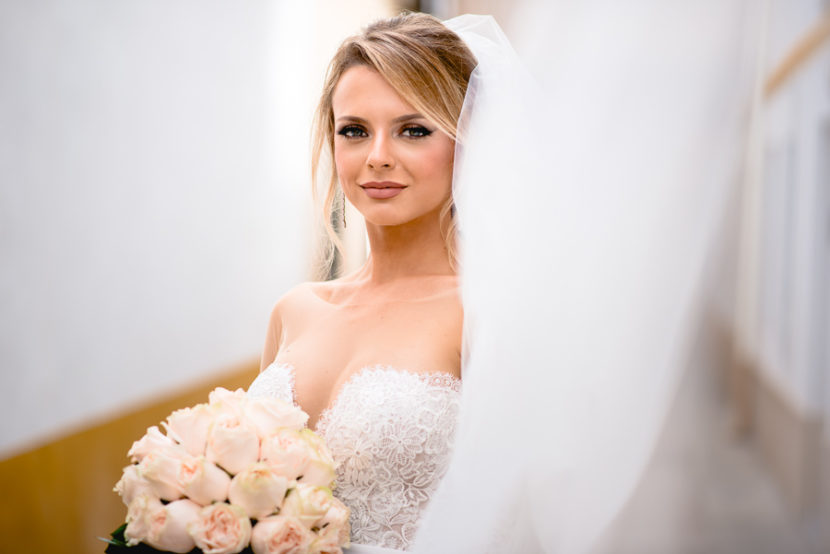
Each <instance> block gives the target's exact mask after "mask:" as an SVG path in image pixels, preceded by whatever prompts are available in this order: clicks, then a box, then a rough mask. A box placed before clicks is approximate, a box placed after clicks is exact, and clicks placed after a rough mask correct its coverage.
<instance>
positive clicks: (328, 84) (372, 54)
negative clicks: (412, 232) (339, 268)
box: [311, 13, 476, 273]
mask: <svg viewBox="0 0 830 554" xmlns="http://www.w3.org/2000/svg"><path fill="white" fill-rule="evenodd" d="M357 65H364V66H367V67H369V68H371V69H373V70H375V71H377V72H378V73H379V74H380V75H381V76H382V77H383V78H384V79H386V81H387V82H388V83H389V84H390V85H391V86H392V88H394V89H395V91H396V92H397V93H398V94H400V95H401V97H402V98H403V99H404V100H406V101H407V102H408V103H410V104H411V105H412V106H413V107H414V108H415V109H416V110H418V112H420V113H421V114H423V115H424V116H425V117H426V118H428V119H430V120H431V121H433V122H434V123H435V124H436V125H437V126H438V127H439V128H440V129H441V131H443V132H444V133H446V134H447V135H448V136H449V137H451V138H452V139H453V140H457V130H458V128H457V123H458V117H459V115H460V114H461V107H462V105H463V104H464V95H465V94H466V92H467V85H468V83H469V81H470V75H471V73H472V71H473V69H474V68H475V66H476V59H475V57H474V56H473V54H472V52H470V49H469V48H467V45H466V44H464V41H462V40H461V39H460V38H459V37H458V35H456V34H455V33H454V32H452V31H451V30H449V29H448V28H447V27H445V26H444V25H443V24H442V23H441V21H439V20H438V19H436V18H435V17H433V16H431V15H427V14H422V13H405V14H401V15H399V16H397V17H392V18H389V19H383V20H380V21H377V22H375V23H372V24H371V25H369V26H368V27H366V28H365V29H364V30H363V32H362V33H360V34H358V35H355V36H352V37H349V38H347V39H346V40H345V41H343V43H342V44H341V45H340V48H339V49H338V50H337V53H336V54H335V55H334V58H332V60H331V63H330V64H329V68H328V72H327V73H326V80H325V84H324V85H323V92H322V95H321V96H320V102H319V104H318V105H317V111H316V113H315V116H314V131H313V136H312V151H311V179H312V191H313V193H314V198H315V201H317V202H318V203H319V198H320V192H321V191H320V190H319V189H320V188H321V187H320V181H325V180H326V178H327V183H326V185H325V195H324V196H323V201H322V210H323V216H324V217H323V224H324V227H325V230H326V236H327V240H326V241H325V244H324V245H323V249H322V255H321V261H322V265H323V267H324V271H325V272H327V273H328V272H329V270H330V268H331V266H332V264H333V262H334V258H335V252H336V251H341V252H342V243H341V241H340V238H339V237H338V236H337V233H336V231H335V229H334V225H333V223H332V218H333V215H334V213H335V211H339V210H341V209H345V200H344V199H343V198H341V197H340V196H341V195H339V194H338V187H337V175H336V171H335V168H334V113H333V109H332V96H333V95H334V89H335V87H336V86H337V83H338V82H339V81H340V77H342V76H343V74H344V73H345V72H346V70H347V69H349V68H351V67H354V66H357ZM324 155H325V156H326V157H327V158H328V161H329V162H330V163H329V164H328V167H326V168H323V167H322V164H321V160H322V158H323V156H324ZM321 173H323V175H322V176H323V177H324V178H323V179H320V177H321ZM326 173H327V174H326ZM454 211H455V210H454V207H453V200H452V196H450V198H449V199H448V200H447V202H446V203H445V204H444V206H443V207H442V209H441V232H442V234H443V235H444V241H445V244H446V248H447V252H448V255H449V258H450V264H451V265H453V266H455V262H456V247H455V234H456V224H455V215H454Z"/></svg>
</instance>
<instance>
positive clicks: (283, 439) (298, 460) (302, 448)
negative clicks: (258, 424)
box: [261, 429, 313, 481]
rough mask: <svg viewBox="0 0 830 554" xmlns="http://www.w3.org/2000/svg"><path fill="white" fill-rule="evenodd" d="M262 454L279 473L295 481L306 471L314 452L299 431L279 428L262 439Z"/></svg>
mask: <svg viewBox="0 0 830 554" xmlns="http://www.w3.org/2000/svg"><path fill="white" fill-rule="evenodd" d="M261 454H262V459H263V460H264V461H266V462H268V465H270V466H271V468H272V469H273V470H274V471H275V472H276V473H277V475H282V476H283V477H285V478H286V479H288V480H289V481H294V480H296V479H297V477H300V476H301V475H302V474H303V473H304V472H305V470H306V468H307V467H308V464H309V462H310V461H311V456H312V454H313V452H312V451H311V449H309V447H308V442H307V441H305V440H304V439H303V438H302V435H301V434H300V432H299V431H295V430H293V429H279V430H278V431H276V432H275V433H273V434H272V435H271V436H269V437H267V438H265V439H264V440H263V441H262V450H261Z"/></svg>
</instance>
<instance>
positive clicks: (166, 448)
mask: <svg viewBox="0 0 830 554" xmlns="http://www.w3.org/2000/svg"><path fill="white" fill-rule="evenodd" d="M151 452H164V453H166V454H167V455H169V456H173V457H175V458H180V459H181V458H183V457H185V456H187V455H188V454H187V452H186V451H185V450H184V449H183V448H182V447H180V446H179V445H178V444H176V442H175V441H174V440H173V439H171V438H170V437H167V436H165V435H163V434H162V433H161V431H159V428H158V427H157V426H156V425H153V426H152V427H148V428H147V432H146V433H145V434H144V436H143V437H141V438H140V439H138V440H137V441H135V442H134V443H133V446H132V447H131V448H130V451H129V452H127V455H128V456H129V457H130V459H131V460H132V461H133V462H140V461H141V460H143V459H144V456H146V455H147V454H149V453H151Z"/></svg>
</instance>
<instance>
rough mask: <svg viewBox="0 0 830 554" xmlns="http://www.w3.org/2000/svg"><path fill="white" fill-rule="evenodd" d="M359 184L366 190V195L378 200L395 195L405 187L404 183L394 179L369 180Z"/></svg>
mask: <svg viewBox="0 0 830 554" xmlns="http://www.w3.org/2000/svg"><path fill="white" fill-rule="evenodd" d="M359 186H360V188H362V189H363V190H364V191H366V196H368V197H369V198H375V199H379V200H383V199H386V198H392V197H395V196H397V195H398V194H400V192H401V191H402V190H403V189H405V188H406V185H402V184H400V183H396V182H394V181H380V182H378V181H370V182H368V183H363V184H362V185H359Z"/></svg>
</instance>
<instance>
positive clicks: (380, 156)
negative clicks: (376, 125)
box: [366, 133, 395, 169]
mask: <svg viewBox="0 0 830 554" xmlns="http://www.w3.org/2000/svg"><path fill="white" fill-rule="evenodd" d="M366 164H367V165H368V166H369V167H370V168H372V169H381V168H383V169H392V168H393V167H395V157H394V155H393V154H392V149H391V145H390V144H389V138H388V137H387V136H385V135H384V134H383V133H378V134H376V135H375V137H374V138H373V140H372V145H371V149H370V150H369V156H368V157H367V158H366Z"/></svg>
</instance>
